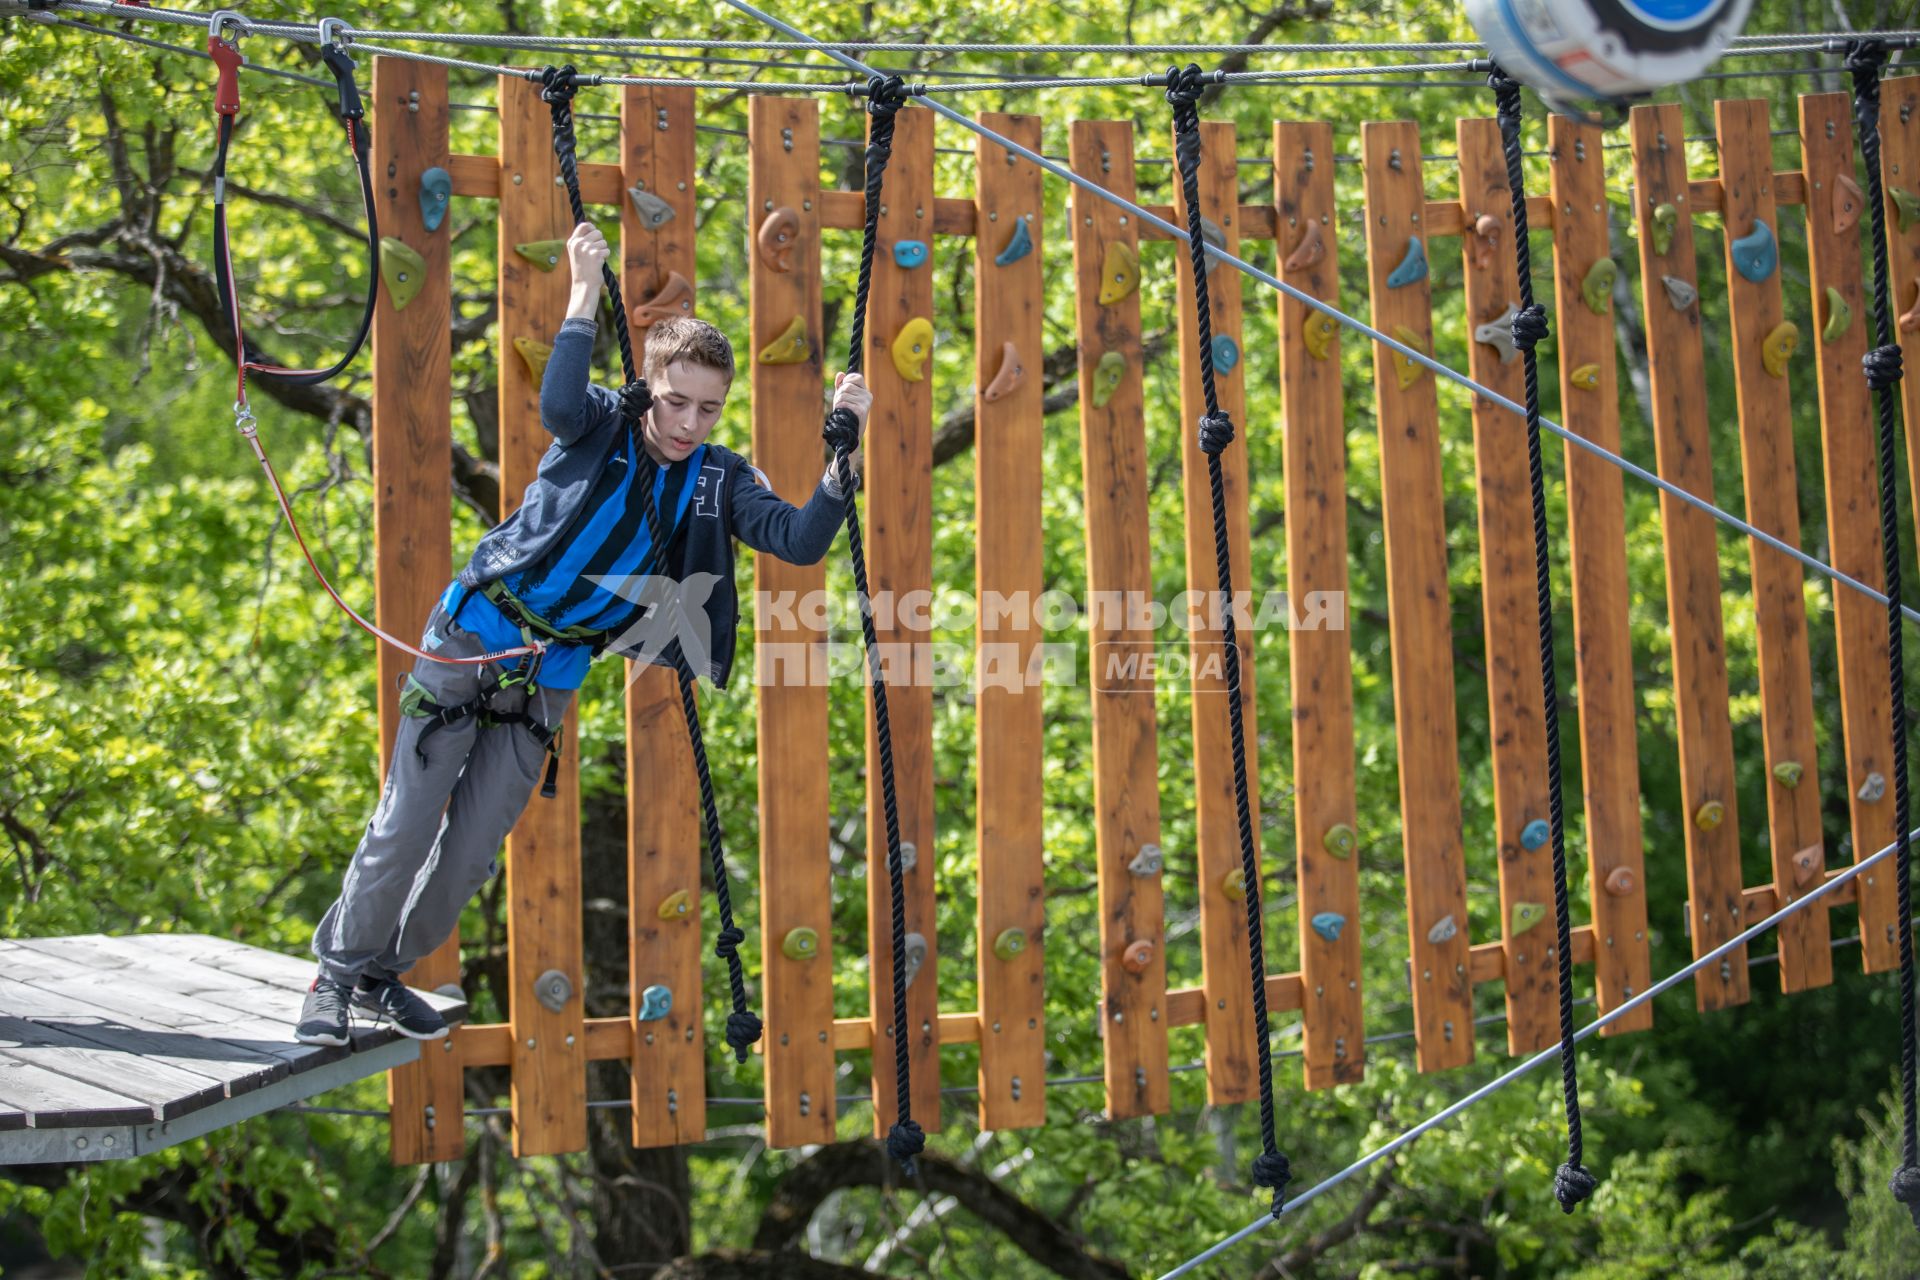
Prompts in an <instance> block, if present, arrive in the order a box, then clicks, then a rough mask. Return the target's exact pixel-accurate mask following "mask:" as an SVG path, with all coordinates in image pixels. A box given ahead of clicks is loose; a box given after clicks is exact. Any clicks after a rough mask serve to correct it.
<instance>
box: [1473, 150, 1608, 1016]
mask: <svg viewBox="0 0 1920 1280" xmlns="http://www.w3.org/2000/svg"><path fill="white" fill-rule="evenodd" d="M1454 133H1455V140H1456V142H1457V143H1458V154H1459V157H1460V211H1461V222H1462V224H1463V225H1464V227H1465V228H1466V230H1465V231H1464V232H1463V233H1462V235H1461V237H1460V244H1461V251H1462V256H1463V258H1464V259H1465V263H1466V266H1465V271H1466V307H1467V331H1468V334H1469V336H1471V335H1473V334H1474V333H1475V332H1476V331H1478V330H1479V329H1480V327H1481V326H1482V325H1485V324H1496V325H1499V324H1504V325H1506V326H1508V329H1509V332H1510V331H1511V325H1512V314H1513V309H1514V308H1517V307H1518V306H1519V305H1520V288H1519V283H1518V280H1519V277H1518V276H1517V274H1516V272H1515V264H1514V258H1513V252H1514V246H1513V237H1514V228H1513V213H1512V210H1513V197H1512V195H1511V194H1510V191H1509V187H1508V184H1507V162H1506V153H1505V151H1504V149H1503V146H1502V143H1501V139H1500V125H1499V123H1498V122H1497V121H1495V120H1491V119H1487V118H1484V117H1475V118H1471V119H1463V120H1459V121H1456V122H1455V124H1454ZM1482 218H1492V219H1494V220H1495V222H1496V223H1497V226H1494V227H1490V228H1489V229H1488V230H1489V231H1490V232H1491V234H1487V235H1482V234H1481V233H1480V232H1479V230H1478V228H1479V226H1480V221H1481V219H1482ZM1601 234H1602V239H1601V242H1600V243H1601V247H1602V251H1603V252H1604V250H1605V245H1606V241H1605V238H1604V237H1605V231H1604V230H1603V231H1602V233H1601ZM1562 242H1563V237H1559V236H1556V237H1555V238H1554V246H1555V249H1556V250H1558V249H1559V248H1560V247H1561V244H1562ZM1566 310H1567V309H1566V305H1565V303H1564V302H1562V303H1561V305H1560V306H1559V307H1557V308H1556V310H1555V314H1556V315H1559V316H1564V315H1565V314H1566ZM1563 345H1564V339H1563ZM1468 361H1469V363H1468V369H1469V371H1470V372H1471V373H1472V374H1473V378H1474V380H1475V381H1476V382H1478V383H1480V384H1481V385H1482V386H1484V387H1486V388H1488V389H1489V390H1492V391H1497V392H1499V393H1500V394H1501V395H1504V396H1506V397H1507V398H1508V399H1509V400H1514V401H1524V399H1525V397H1526V378H1525V364H1524V362H1523V361H1522V360H1521V359H1519V358H1509V357H1508V356H1507V354H1506V352H1505V351H1503V350H1502V349H1501V348H1500V347H1499V346H1497V345H1495V344H1491V343H1486V342H1481V341H1478V340H1477V339H1476V340H1475V341H1474V342H1473V343H1472V344H1471V345H1470V346H1469V347H1468ZM1526 442H1527V436H1526V423H1525V420H1524V419H1522V418H1520V417H1519V416H1518V415H1516V414H1514V413H1513V412H1512V411H1511V410H1509V409H1507V408H1505V407H1503V406H1501V405H1497V404H1495V403H1494V402H1493V401H1491V400H1489V399H1487V398H1486V397H1484V396H1478V395H1476V396H1474V397H1473V456H1474V466H1475V471H1476V477H1475V479H1476V484H1477V488H1478V492H1479V508H1480V598H1481V609H1482V617H1483V618H1484V620H1485V621H1484V625H1485V628H1486V646H1487V702H1488V711H1489V718H1488V736H1489V737H1490V738H1491V739H1492V746H1493V751H1492V754H1493V806H1494V831H1495V840H1494V843H1495V847H1496V848H1497V849H1498V851H1499V855H1498V862H1497V865H1498V867H1499V875H1500V936H1501V940H1502V942H1503V943H1504V944H1505V948H1506V956H1505V959H1506V984H1505V985H1506V999H1507V1050H1508V1052H1510V1053H1514V1054H1524V1053H1533V1052H1536V1051H1537V1050H1539V1049H1541V1048H1543V1047H1545V1046H1546V1045H1549V1044H1552V1043H1553V1042H1554V1041H1555V1040H1557V1039H1558V1038H1559V1034H1560V1031H1559V1021H1558V1019H1559V999H1560V996H1559V990H1560V980H1559V971H1558V969H1557V967H1556V963H1557V962H1556V960H1555V957H1554V943H1553V919H1552V917H1551V916H1550V915H1549V914H1547V913H1546V912H1545V911H1542V910H1541V907H1542V906H1545V907H1548V908H1551V906H1552V904H1553V864H1552V856H1553V850H1552V846H1551V845H1550V844H1549V843H1548V842H1547V841H1545V840H1542V839H1534V840H1532V841H1531V842H1529V841H1528V839H1527V838H1526V837H1527V836H1528V835H1529V834H1532V835H1535V836H1537V835H1538V833H1539V831H1540V828H1537V827H1536V828H1535V829H1534V831H1533V832H1531V833H1529V832H1528V827H1529V826H1530V825H1531V824H1533V823H1544V822H1546V821H1547V816H1548V805H1547V769H1546V758H1547V732H1546V723H1545V721H1544V720H1543V719H1542V717H1541V711H1540V705H1541V702H1540V700H1541V692H1540V610H1539V602H1538V597H1537V594H1536V579H1535V571H1534V542H1533V496H1532V495H1533V490H1532V485H1531V483H1530V482H1529V479H1528V471H1527V443H1526ZM1542 926H1544V927H1542Z"/></svg>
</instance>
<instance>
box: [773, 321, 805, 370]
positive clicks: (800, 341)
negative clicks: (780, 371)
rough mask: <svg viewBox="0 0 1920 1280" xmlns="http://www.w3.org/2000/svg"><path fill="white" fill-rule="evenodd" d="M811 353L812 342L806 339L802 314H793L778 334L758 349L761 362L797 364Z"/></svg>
mask: <svg viewBox="0 0 1920 1280" xmlns="http://www.w3.org/2000/svg"><path fill="white" fill-rule="evenodd" d="M812 354H813V343H811V342H809V341H808V340H807V322H806V319H805V318H804V317H802V316H795V317H794V318H793V319H792V320H791V321H790V322H788V324H787V327H786V328H785V329H782V330H781V331H780V336H779V337H777V338H775V339H774V340H773V341H772V342H769V343H768V344H767V345H766V346H764V347H762V348H761V349H760V363H761V364H799V363H801V362H802V361H804V360H806V359H807V358H808V357H809V356H811V355H812Z"/></svg>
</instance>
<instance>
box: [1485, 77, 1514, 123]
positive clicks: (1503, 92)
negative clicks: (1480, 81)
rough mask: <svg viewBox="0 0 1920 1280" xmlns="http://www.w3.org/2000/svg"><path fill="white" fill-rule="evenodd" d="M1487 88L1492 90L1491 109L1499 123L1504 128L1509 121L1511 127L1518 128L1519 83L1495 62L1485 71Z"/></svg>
mask: <svg viewBox="0 0 1920 1280" xmlns="http://www.w3.org/2000/svg"><path fill="white" fill-rule="evenodd" d="M1487 87H1488V88H1489V89H1492V90H1493V109H1494V113H1495V114H1496V115H1497V116H1499V118H1500V123H1501V124H1502V125H1503V126H1504V125H1505V124H1506V123H1507V121H1508V120H1509V119H1511V120H1512V121H1513V126H1514V127H1515V128H1516V129H1517V128H1519V127H1520V82H1519V81H1518V80H1515V79H1514V78H1513V77H1512V76H1510V75H1508V74H1507V72H1506V68H1504V67H1502V66H1501V65H1500V64H1499V63H1497V62H1496V63H1494V64H1493V65H1492V67H1490V68H1489V69H1488V71H1487Z"/></svg>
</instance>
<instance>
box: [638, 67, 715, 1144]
mask: <svg viewBox="0 0 1920 1280" xmlns="http://www.w3.org/2000/svg"><path fill="white" fill-rule="evenodd" d="M693 125H694V116H693V90H691V89H676V88H665V87H660V86H653V87H644V86H640V85H629V86H627V87H626V89H625V90H624V91H623V93H622V96H621V102H620V164H621V169H622V173H621V179H622V181H623V183H624V184H625V186H626V187H627V188H628V192H629V194H626V195H624V196H623V197H622V199H621V203H620V245H621V252H620V260H621V272H620V290H621V293H622V295H623V296H624V298H625V299H626V301H627V304H628V313H629V315H630V317H631V318H632V321H633V325H634V327H633V329H632V334H633V342H634V361H635V363H636V364H642V363H643V362H642V358H641V353H642V351H643V350H644V343H645V342H646V336H647V328H646V327H644V326H643V325H642V324H641V323H640V322H641V321H642V320H643V319H645V318H646V313H644V312H643V310H642V309H643V308H644V307H645V306H646V303H647V302H648V300H649V299H651V298H653V297H655V296H657V295H658V294H659V293H660V291H661V290H662V289H664V288H665V287H666V285H667V282H668V280H669V279H670V278H671V277H672V276H673V275H676V274H677V275H679V276H680V278H681V279H683V280H685V281H687V282H688V283H689V284H691V283H693V282H694V280H695V279H696V274H695V268H694V251H693V249H694V244H693V223H694V213H695V193H694V133H693ZM633 191H640V192H643V193H647V194H650V195H653V196H657V197H659V198H660V199H662V200H665V201H666V202H667V204H668V205H669V206H670V207H671V208H672V210H673V216H672V217H671V218H670V219H668V220H667V221H665V222H663V223H660V224H659V225H658V227H654V226H650V225H649V224H648V222H645V221H642V219H641V217H640V210H639V206H638V205H637V204H636V203H635V201H634V199H633V197H632V195H631V194H630V193H631V192H633ZM625 665H626V671H627V685H626V689H627V694H626V697H627V761H628V767H627V920H628V924H629V926H630V930H631V932H630V935H629V939H628V953H627V963H628V975H627V977H628V990H629V997H628V998H629V1002H630V1006H631V1016H632V1018H633V1145H634V1146H636V1147H664V1146H675V1145H679V1144H682V1143H689V1142H699V1141H701V1140H702V1139H704V1138H705V1137H706V1132H707V1070H706V1036H705V1034H704V1026H703V1021H702V1014H703V1010H704V1003H705V1002H704V1000H703V994H704V993H703V991H702V987H701V980H700V960H701V946H700V943H701V915H700V866H701V846H700V809H699V798H700V789H699V780H698V777H697V775H696V774H695V772H694V768H693V746H692V742H691V740H690V738H689V737H688V734H687V724H686V716H685V714H684V713H683V711H682V710H681V702H680V682H679V681H678V680H677V679H676V678H675V677H674V675H673V673H672V672H670V671H668V670H666V669H665V668H664V667H656V666H652V665H645V666H641V665H636V664H635V663H633V662H631V661H629V662H627V663H626V664H625ZM682 891H684V893H685V897H684V898H680V899H676V898H675V895H676V894H680V893H681V892H682ZM670 902H678V903H679V904H681V905H683V906H684V910H681V909H678V908H677V907H673V906H669V907H666V908H665V910H664V914H663V904H666V903H670ZM656 985H658V986H663V987H665V988H666V989H667V990H668V992H670V993H671V996H672V1005H671V1006H670V1008H669V1009H668V1012H667V1015H666V1016H665V1017H664V1018H654V1019H649V1020H647V1021H645V1022H642V1021H641V1020H640V1012H641V1008H642V1002H643V999H644V996H645V992H646V990H647V988H649V987H652V986H656Z"/></svg>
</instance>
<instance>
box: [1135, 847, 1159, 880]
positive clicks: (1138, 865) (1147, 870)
mask: <svg viewBox="0 0 1920 1280" xmlns="http://www.w3.org/2000/svg"><path fill="white" fill-rule="evenodd" d="M1165 863H1166V859H1165V858H1164V857H1162V856H1161V853H1160V846H1159V845H1157V844H1143V845H1141V846H1140V852H1138V853H1136V854H1134V855H1133V860H1132V861H1131V862H1129V863H1127V873H1128V874H1129V875H1136V876H1157V875H1159V874H1160V868H1161V867H1162V866H1164V865H1165Z"/></svg>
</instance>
